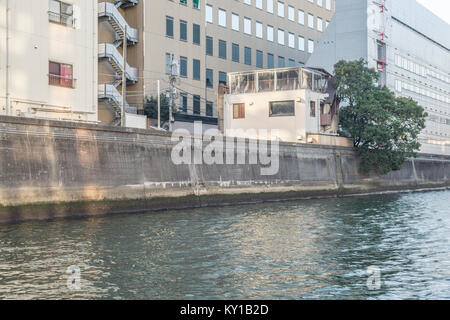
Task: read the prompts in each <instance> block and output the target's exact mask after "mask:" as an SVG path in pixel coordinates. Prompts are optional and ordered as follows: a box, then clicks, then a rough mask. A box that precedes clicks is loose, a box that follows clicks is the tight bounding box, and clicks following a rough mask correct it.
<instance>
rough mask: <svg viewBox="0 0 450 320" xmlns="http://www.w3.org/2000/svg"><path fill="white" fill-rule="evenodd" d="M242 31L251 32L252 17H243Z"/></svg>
mask: <svg viewBox="0 0 450 320" xmlns="http://www.w3.org/2000/svg"><path fill="white" fill-rule="evenodd" d="M244 33H245V34H249V35H251V34H252V19H250V18H244Z"/></svg>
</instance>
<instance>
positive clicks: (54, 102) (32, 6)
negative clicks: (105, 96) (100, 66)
mask: <svg viewBox="0 0 450 320" xmlns="http://www.w3.org/2000/svg"><path fill="white" fill-rule="evenodd" d="M9 2H10V7H11V14H10V17H11V19H10V21H11V22H10V30H11V31H10V35H11V41H10V56H11V68H10V70H11V72H10V75H11V76H10V93H11V108H12V113H11V114H12V115H15V116H28V117H36V118H51V119H61V120H78V121H93V122H96V121H97V6H96V3H95V2H92V1H84V0H70V1H69V0H67V1H66V2H67V3H71V4H74V5H75V6H77V7H78V8H79V18H80V20H79V22H80V23H79V28H74V27H72V26H70V27H68V26H66V25H60V24H56V23H52V22H49V14H48V11H49V1H48V0H19V1H11V0H10V1H9ZM0 40H1V43H0V114H6V98H5V97H6V78H7V77H6V0H0ZM49 60H51V61H55V62H61V63H65V64H71V65H73V75H74V78H75V79H76V86H75V88H66V87H57V86H51V85H49V78H48V73H49Z"/></svg>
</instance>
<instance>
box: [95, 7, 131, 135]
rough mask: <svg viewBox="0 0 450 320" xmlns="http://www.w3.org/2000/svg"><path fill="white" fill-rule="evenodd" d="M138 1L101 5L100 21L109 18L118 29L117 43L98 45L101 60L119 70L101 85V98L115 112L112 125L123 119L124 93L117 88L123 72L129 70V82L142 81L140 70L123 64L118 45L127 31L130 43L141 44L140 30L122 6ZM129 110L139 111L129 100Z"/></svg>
mask: <svg viewBox="0 0 450 320" xmlns="http://www.w3.org/2000/svg"><path fill="white" fill-rule="evenodd" d="M136 4H138V0H115V3H111V2H101V3H99V4H98V17H99V21H107V22H108V23H109V24H110V25H111V27H112V29H113V30H114V32H115V41H114V43H101V44H99V45H98V58H99V61H101V60H104V61H107V62H108V63H109V64H110V65H111V67H112V69H113V70H114V71H115V73H116V74H115V80H114V81H112V82H111V83H104V84H100V85H99V87H98V98H99V100H101V101H105V102H107V103H108V105H109V107H110V108H111V109H112V111H113V112H114V120H113V121H112V125H114V126H118V125H120V122H121V113H122V112H121V110H122V109H121V107H122V101H123V98H122V95H121V93H120V92H119V90H118V89H117V88H118V87H119V86H120V85H121V84H122V75H123V73H125V77H126V81H127V83H136V82H137V81H138V80H139V72H138V69H136V68H133V67H131V66H130V65H128V63H126V65H125V66H124V65H123V56H122V54H121V53H120V52H119V50H118V48H119V47H120V46H122V45H123V41H122V40H123V37H124V35H125V30H126V39H127V46H128V45H135V44H136V43H138V41H139V39H138V36H139V32H138V30H137V29H135V28H132V27H131V26H130V25H129V24H128V22H127V21H126V19H125V18H124V17H123V15H122V14H121V13H120V11H119V10H118V8H122V9H127V8H130V7H133V6H135V5H136ZM125 112H126V113H133V114H136V113H137V110H136V108H135V107H130V106H129V105H128V103H127V102H126V101H125Z"/></svg>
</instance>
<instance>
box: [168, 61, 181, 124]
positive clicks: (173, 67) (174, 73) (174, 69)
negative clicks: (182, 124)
mask: <svg viewBox="0 0 450 320" xmlns="http://www.w3.org/2000/svg"><path fill="white" fill-rule="evenodd" d="M178 74H179V66H178V61H176V60H174V58H173V55H171V59H170V77H169V83H170V89H169V90H170V92H169V95H170V103H169V131H172V125H173V122H174V119H173V110H174V108H175V107H176V105H175V99H176V95H177V89H176V88H175V83H176V82H177V80H178Z"/></svg>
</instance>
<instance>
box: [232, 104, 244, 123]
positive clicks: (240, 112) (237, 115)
mask: <svg viewBox="0 0 450 320" xmlns="http://www.w3.org/2000/svg"><path fill="white" fill-rule="evenodd" d="M244 118H245V103H235V104H233V119H244Z"/></svg>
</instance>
